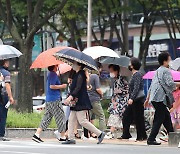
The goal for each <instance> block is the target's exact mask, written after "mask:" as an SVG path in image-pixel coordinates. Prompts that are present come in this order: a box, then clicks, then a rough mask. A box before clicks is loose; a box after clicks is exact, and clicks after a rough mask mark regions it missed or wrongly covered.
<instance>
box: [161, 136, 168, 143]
mask: <svg viewBox="0 0 180 154" xmlns="http://www.w3.org/2000/svg"><path fill="white" fill-rule="evenodd" d="M159 139H160V140H161V141H164V142H168V141H169V139H168V136H167V135H166V136H162V137H160V138H159Z"/></svg>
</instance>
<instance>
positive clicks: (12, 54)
mask: <svg viewBox="0 0 180 154" xmlns="http://www.w3.org/2000/svg"><path fill="white" fill-rule="evenodd" d="M21 55H22V53H21V52H20V51H19V50H17V49H16V48H14V47H12V46H10V45H0V60H4V59H10V58H16V57H19V56H21Z"/></svg>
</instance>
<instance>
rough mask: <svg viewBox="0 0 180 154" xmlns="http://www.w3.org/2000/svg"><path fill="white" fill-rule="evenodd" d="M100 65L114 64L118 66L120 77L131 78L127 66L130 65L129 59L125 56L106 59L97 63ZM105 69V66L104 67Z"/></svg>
mask: <svg viewBox="0 0 180 154" xmlns="http://www.w3.org/2000/svg"><path fill="white" fill-rule="evenodd" d="M99 62H100V63H101V64H103V65H104V64H105V65H107V64H114V65H119V66H120V74H121V75H122V76H131V75H132V73H131V71H129V69H128V66H129V63H130V58H129V57H127V56H121V57H119V58H112V57H107V58H104V59H102V60H100V61H99ZM105 67H106V68H107V66H105Z"/></svg>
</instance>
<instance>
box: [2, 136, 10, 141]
mask: <svg viewBox="0 0 180 154" xmlns="http://www.w3.org/2000/svg"><path fill="white" fill-rule="evenodd" d="M0 141H10V139H7V138H5V137H0Z"/></svg>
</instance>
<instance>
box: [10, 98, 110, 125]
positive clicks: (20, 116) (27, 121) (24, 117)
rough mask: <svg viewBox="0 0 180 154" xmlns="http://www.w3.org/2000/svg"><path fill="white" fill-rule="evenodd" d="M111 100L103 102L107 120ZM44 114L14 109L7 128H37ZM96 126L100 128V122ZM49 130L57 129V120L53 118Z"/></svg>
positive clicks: (96, 122)
mask: <svg viewBox="0 0 180 154" xmlns="http://www.w3.org/2000/svg"><path fill="white" fill-rule="evenodd" d="M108 104H109V100H103V101H102V107H103V109H104V113H105V116H106V119H107V118H108V117H109V114H108V112H107V108H108ZM43 114H44V113H43V112H42V113H40V114H39V113H35V112H34V113H19V112H17V111H16V110H14V109H9V111H8V118H7V128H37V127H38V126H39V124H40V122H41V119H42V117H43ZM94 124H95V126H96V127H98V126H99V122H98V120H95V123H94ZM49 128H57V126H56V123H55V120H54V118H53V120H52V122H51V124H50V126H49Z"/></svg>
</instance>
